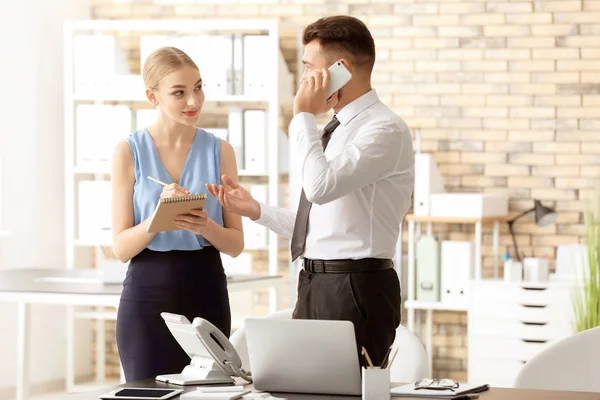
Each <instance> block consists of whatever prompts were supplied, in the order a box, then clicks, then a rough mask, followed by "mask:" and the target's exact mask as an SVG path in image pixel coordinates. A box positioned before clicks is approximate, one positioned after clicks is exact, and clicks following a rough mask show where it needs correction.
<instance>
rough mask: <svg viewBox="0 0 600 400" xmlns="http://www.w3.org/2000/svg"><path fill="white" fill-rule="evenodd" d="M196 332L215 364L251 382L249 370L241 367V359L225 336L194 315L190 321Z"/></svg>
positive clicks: (230, 373) (232, 374) (231, 374)
mask: <svg viewBox="0 0 600 400" xmlns="http://www.w3.org/2000/svg"><path fill="white" fill-rule="evenodd" d="M192 325H193V326H194V327H195V328H196V333H197V335H198V337H199V338H200V340H201V341H202V343H203V344H204V347H206V350H207V351H208V352H209V354H210V355H211V356H212V358H213V359H214V360H215V362H216V363H217V365H218V366H219V367H220V368H222V369H223V371H225V372H226V373H228V374H229V375H230V376H239V377H240V378H242V379H245V380H247V381H249V382H252V378H251V376H250V372H248V371H245V370H244V369H243V368H242V360H241V359H240V356H239V354H238V353H237V351H236V350H235V348H234V347H233V345H232V344H231V342H230V341H229V339H227V337H226V336H225V335H224V334H223V332H221V331H220V330H219V329H218V328H217V327H216V326H214V325H213V324H211V323H210V322H209V321H207V320H205V319H202V318H199V317H196V318H194V321H193V322H192Z"/></svg>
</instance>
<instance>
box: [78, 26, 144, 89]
mask: <svg viewBox="0 0 600 400" xmlns="http://www.w3.org/2000/svg"><path fill="white" fill-rule="evenodd" d="M126 53H127V52H126V51H125V50H124V49H123V48H121V47H120V46H119V45H118V42H117V41H116V38H115V37H114V36H113V35H104V34H102V35H98V34H94V35H84V34H82V35H75V36H74V37H73V74H74V75H73V93H74V94H75V95H76V96H80V97H84V98H86V97H87V98H90V99H94V98H97V97H114V98H128V97H131V96H132V95H133V94H135V95H136V96H139V94H138V93H143V89H144V88H143V84H142V83H141V80H140V79H139V75H132V74H131V71H130V68H129V64H128V57H127V54H126ZM140 89H141V90H142V91H141V92H139V90H140Z"/></svg>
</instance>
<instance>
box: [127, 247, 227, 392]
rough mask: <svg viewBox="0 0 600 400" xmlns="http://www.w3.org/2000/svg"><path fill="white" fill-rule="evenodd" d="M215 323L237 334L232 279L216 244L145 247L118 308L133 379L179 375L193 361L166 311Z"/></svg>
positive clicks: (134, 262)
mask: <svg viewBox="0 0 600 400" xmlns="http://www.w3.org/2000/svg"><path fill="white" fill-rule="evenodd" d="M163 311H164V312H170V313H174V314H181V315H185V316H186V317H187V319H188V320H189V321H190V322H192V321H193V319H194V318H195V317H201V318H204V319H206V320H208V321H210V322H211V323H212V324H213V325H215V326H216V327H217V328H219V330H221V332H223V333H224V334H225V336H227V337H229V335H230V333H231V311H230V306H229V295H228V292H227V277H226V276H225V271H224V270H223V264H222V262H221V255H220V253H219V251H218V250H216V249H215V248H214V247H212V246H208V247H205V248H204V249H202V250H195V251H167V252H159V251H152V250H148V249H145V250H143V251H142V252H141V253H140V254H138V255H137V256H136V257H134V258H133V259H132V260H131V262H130V263H129V268H128V270H127V275H126V277H125V280H124V281H123V293H122V295H121V300H120V303H119V309H118V312H117V328H116V330H117V347H118V351H119V357H120V358H121V364H122V365H123V371H124V373H125V380H126V381H127V382H131V381H137V380H142V379H148V378H155V377H156V375H161V374H177V373H180V372H181V371H182V370H183V368H184V367H185V366H186V365H188V364H189V363H190V357H189V356H188V355H187V354H186V352H185V351H184V350H183V349H182V348H181V346H179V343H178V342H177V340H175V338H174V337H173V335H172V334H171V331H169V329H168V328H167V325H166V324H165V322H164V320H163V319H162V317H161V316H160V313H161V312H163Z"/></svg>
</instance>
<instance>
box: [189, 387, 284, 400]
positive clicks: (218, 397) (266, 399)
mask: <svg viewBox="0 0 600 400" xmlns="http://www.w3.org/2000/svg"><path fill="white" fill-rule="evenodd" d="M180 399H181V400H196V399H202V400H238V399H244V400H286V399H283V398H281V397H273V396H271V394H270V393H267V392H261V391H252V390H249V389H246V388H244V386H204V387H199V388H197V389H196V390H192V391H191V392H187V393H184V394H182V395H181V396H180Z"/></svg>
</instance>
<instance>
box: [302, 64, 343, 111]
mask: <svg viewBox="0 0 600 400" xmlns="http://www.w3.org/2000/svg"><path fill="white" fill-rule="evenodd" d="M329 85H330V73H329V71H328V70H326V69H324V68H323V69H321V70H316V71H312V72H310V73H308V74H307V75H306V76H305V77H304V79H303V80H302V82H301V83H300V88H299V89H298V92H297V93H296V97H295V98H294V116H295V115H297V114H299V113H301V112H308V113H311V114H314V115H319V114H323V113H326V112H327V111H329V110H330V109H331V108H332V107H334V106H335V105H336V104H337V102H338V94H337V92H335V93H334V94H333V95H332V96H331V98H329V99H328V98H327V97H328V96H327V94H328V91H329Z"/></svg>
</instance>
